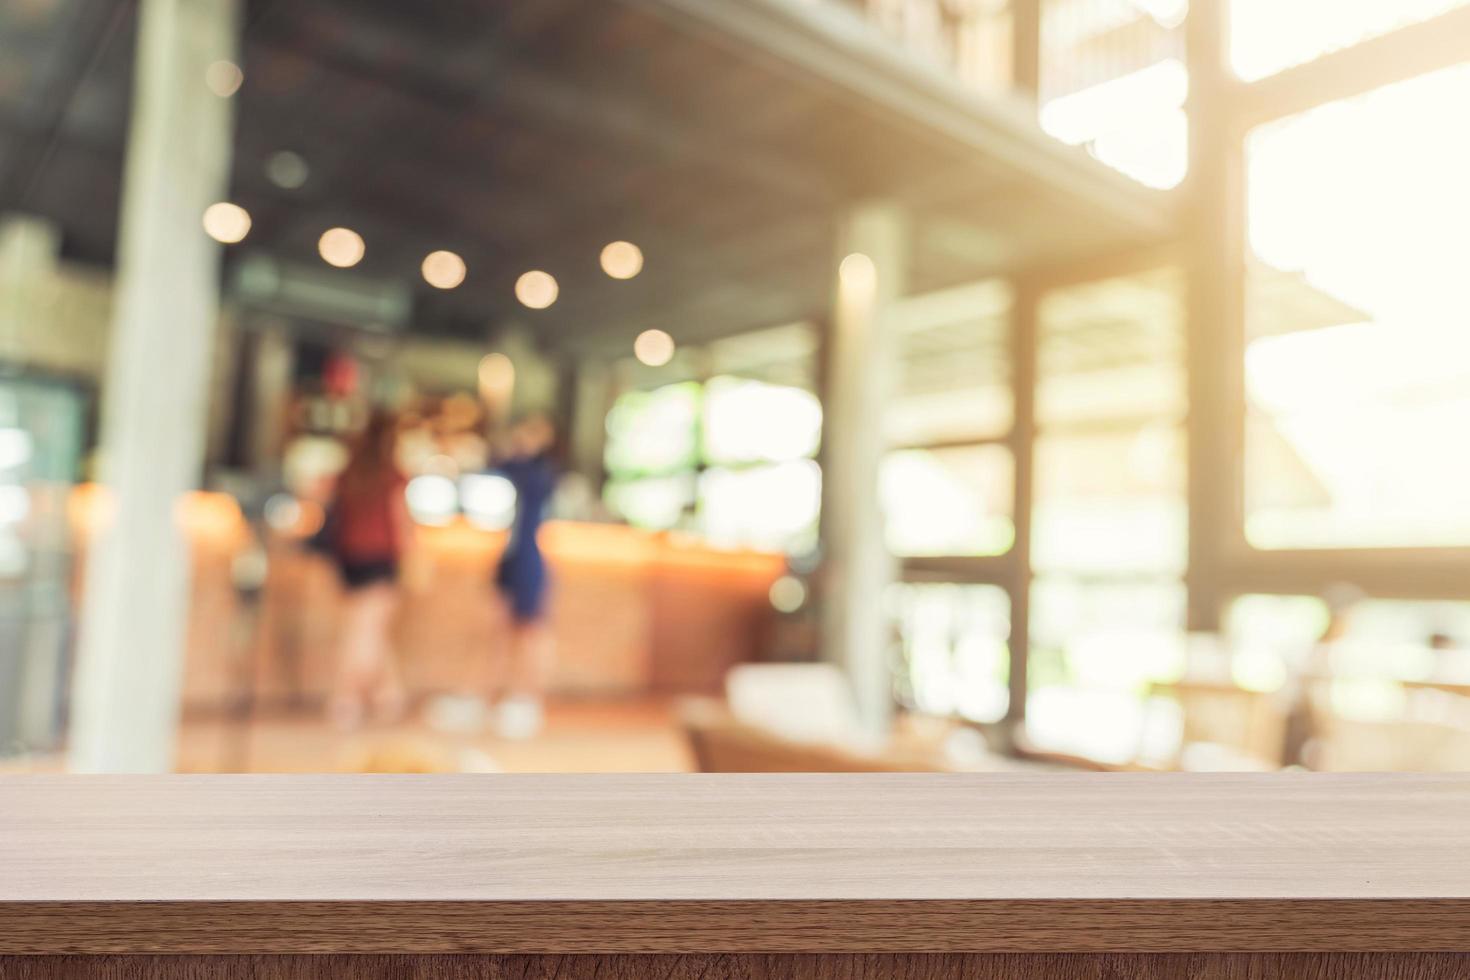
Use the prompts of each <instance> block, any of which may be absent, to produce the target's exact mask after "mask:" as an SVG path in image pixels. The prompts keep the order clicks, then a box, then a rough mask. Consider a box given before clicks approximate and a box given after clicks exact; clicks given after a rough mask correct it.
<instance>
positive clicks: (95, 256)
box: [0, 0, 1138, 350]
mask: <svg viewBox="0 0 1470 980" xmlns="http://www.w3.org/2000/svg"><path fill="white" fill-rule="evenodd" d="M709 2H710V3H712V4H713V3H719V2H723V0H709ZM756 6H761V5H760V4H757V5H756ZM767 6H769V4H767ZM659 7H660V5H659V4H658V3H645V2H641V0H535V2H519V3H512V2H506V0H435V2H433V3H418V2H413V3H410V2H404V0H251V2H249V3H248V4H247V5H246V7H245V22H244V43H243V68H244V72H245V84H244V86H243V87H242V88H241V90H240V92H239V93H238V95H237V96H236V97H235V98H236V102H237V106H236V108H237V118H236V132H237V137H236V140H237V141H236V149H235V162H234V173H233V178H232V186H231V190H230V196H231V198H232V199H233V200H235V201H237V202H238V203H240V204H242V205H243V206H244V207H245V208H246V209H247V210H249V211H250V213H251V215H252V216H253V218H254V227H253V228H252V231H251V233H250V236H249V238H248V239H247V241H246V242H245V243H244V244H242V245H241V246H237V247H235V248H232V249H231V252H230V255H231V259H233V258H234V255H235V253H236V252H240V253H241V254H243V253H244V251H245V250H246V249H247V247H248V248H249V249H254V250H264V251H268V252H271V253H273V254H275V255H277V256H279V257H281V258H283V259H286V260H289V261H297V262H301V263H303V264H311V265H313V266H314V267H316V268H325V267H324V266H322V264H321V262H320V259H318V258H317V256H316V240H317V238H318V236H319V235H320V234H321V232H322V231H323V230H325V229H326V228H328V227H331V226H333V225H346V226H349V227H351V228H354V229H355V230H357V231H358V232H359V233H361V234H362V236H363V237H364V239H365V240H366V242H367V255H366V258H365V259H364V261H363V263H362V264H361V265H360V266H359V267H358V268H357V269H355V270H354V272H356V273H360V274H363V275H367V276H372V277H379V278H382V279H392V280H400V281H402V282H404V283H407V284H410V285H411V287H412V288H413V290H414V304H415V312H414V318H413V323H414V327H415V328H416V329H420V330H426V331H431V332H437V333H445V334H452V335H459V336H465V337H481V336H484V335H485V334H486V333H487V331H489V330H491V329H493V328H494V327H495V326H496V325H497V324H503V323H505V322H508V321H511V320H516V321H520V322H523V323H526V324H528V325H530V326H531V327H532V328H533V330H534V331H535V332H536V334H537V335H538V336H539V337H540V338H541V339H542V341H543V342H544V343H546V344H548V345H550V346H560V347H577V348H581V349H584V350H597V349H599V348H601V347H604V346H607V345H614V344H615V345H616V346H617V347H618V348H619V349H623V348H624V345H625V344H626V341H627V338H630V337H631V336H632V335H633V334H635V333H636V332H637V331H638V330H640V329H643V328H645V327H649V326H658V327H662V328H664V329H667V330H669V331H670V332H671V333H673V334H674V335H675V336H676V337H679V338H682V339H699V338H702V337H710V336H716V335H719V334H723V333H729V332H731V331H733V330H738V329H742V328H746V327H754V326H762V325H767V324H772V323H779V322H783V321H788V320H792V319H797V318H800V317H804V316H809V315H813V314H816V313H819V312H820V310H821V309H822V308H823V306H824V304H825V302H826V298H827V285H828V282H827V280H828V275H829V269H830V264H831V259H832V249H833V247H834V243H833V236H832V228H833V227H834V221H835V216H836V215H837V214H839V213H840V209H841V207H842V206H843V205H844V204H845V203H846V202H851V201H855V200H859V199H862V198H865V197H870V196H887V197H899V198H902V199H904V200H907V201H909V202H910V203H911V204H913V206H914V207H915V209H916V213H917V214H918V215H919V217H920V219H921V222H920V232H919V234H918V236H917V237H916V243H917V246H918V247H917V251H916V253H915V263H914V264H915V268H916V273H917V275H916V280H917V281H916V284H915V285H916V286H917V287H919V288H926V287H930V286H939V285H945V284H949V283H953V282H957V281H962V280H964V279H966V278H973V277H975V276H976V275H979V274H986V273H991V272H996V271H1004V270H1005V269H1008V268H1015V267H1017V266H1021V265H1025V264H1028V263H1033V262H1035V261H1038V260H1039V259H1040V258H1047V259H1055V258H1057V257H1062V258H1065V257H1066V256H1068V255H1077V256H1083V255H1088V254H1094V253H1097V252H1099V251H1105V250H1106V249H1108V248H1110V247H1113V246H1114V245H1115V244H1116V242H1117V241H1118V240H1119V239H1120V238H1124V237H1127V236H1130V235H1131V236H1135V237H1137V236H1138V232H1137V229H1136V228H1127V227H1119V226H1110V225H1108V224H1107V222H1105V221H1099V220H1094V219H1093V217H1092V216H1091V215H1089V214H1087V213H1085V211H1079V210H1078V208H1077V205H1076V203H1075V201H1073V200H1071V199H1068V198H1066V197H1065V196H1058V195H1054V194H1050V193H1048V191H1047V188H1046V187H1045V186H1042V185H1041V184H1039V183H1038V180H1039V178H1035V177H1033V176H1031V175H1028V174H1027V172H1026V170H1025V168H1024V167H1018V166H1017V165H1016V164H1015V161H1014V160H1012V161H1007V162H1005V163H999V162H995V161H988V160H986V159H984V158H983V156H981V155H977V154H976V153H975V152H973V148H971V147H966V146H962V145H958V144H957V143H956V142H955V141H954V140H953V139H952V138H948V137H946V136H944V135H942V134H938V133H933V134H930V133H926V132H924V131H923V130H922V128H920V127H916V126H914V125H912V124H908V123H905V122H901V121H897V120H895V119H893V118H891V117H885V116H883V115H882V114H881V113H879V112H877V111H876V110H875V109H873V108H872V107H871V106H870V105H868V104H867V103H866V102H865V101H864V100H863V99H862V98H861V97H855V96H854V94H853V93H851V92H843V91H841V90H840V88H839V87H834V86H832V85H826V84H819V83H817V82H815V81H813V80H812V79H810V78H806V77H803V76H802V75H801V74H800V73H799V72H793V71H791V70H788V68H787V67H786V66H783V65H782V64H781V63H780V61H779V59H773V58H772V57H769V56H768V55H767V53H766V52H761V51H758V50H753V49H751V48H750V47H749V46H748V45H746V46H742V44H740V43H728V39H721V38H720V37H718V36H716V35H713V34H711V33H710V32H707V31H694V30H690V29H689V28H688V25H687V24H685V23H684V22H682V21H681V20H680V19H679V18H677V17H666V16H661V15H660V10H659ZM135 16H136V4H134V3H131V2H121V0H9V2H7V3H4V4H0V211H28V212H34V213H39V214H42V215H45V216H48V217H51V218H53V219H55V220H57V221H58V222H59V223H60V225H61V227H62V230H63V241H64V246H63V248H64V251H65V253H66V254H67V255H69V256H70V257H72V258H73V259H76V260H79V261H84V262H94V263H102V264H110V263H111V261H112V251H113V242H114V239H115V233H116V215H117V209H118V184H119V178H120V172H121V166H122V154H123V144H124V138H125V134H126V130H127V116H128V100H129V86H130V79H131V63H132V49H133V32H134V21H135ZM281 150H290V151H292V152H294V153H297V154H299V155H300V156H301V157H302V158H303V159H304V160H305V161H306V162H307V164H308V166H309V177H308V179H307V181H306V183H305V184H304V185H303V186H301V187H300V188H299V189H295V190H283V189H281V188H279V187H277V186H275V185H274V184H273V183H272V182H271V181H270V180H269V179H267V176H266V161H267V160H268V159H269V158H270V156H271V155H272V154H274V153H277V152H278V151H281ZM1084 162H1089V161H1084ZM620 238H621V239H628V240H630V241H633V242H636V243H637V244H639V245H640V246H641V247H642V249H643V250H644V253H645V255H646V265H645V271H644V273H643V274H642V275H640V276H639V277H637V278H636V279H633V280H631V281H628V282H618V281H614V280H611V279H609V278H607V277H606V276H604V275H603V274H602V273H601V271H600V270H599V268H598V254H599V251H600V249H601V247H602V246H603V244H605V243H606V242H608V241H611V240H613V239H620ZM440 248H447V249H452V250H454V251H456V252H459V253H460V254H461V255H463V256H464V258H465V260H466V262H467V263H468V266H469V277H468V279H467V281H466V282H465V284H464V285H463V286H461V287H460V288H458V289H455V290H453V291H449V292H441V291H438V290H434V289H432V288H430V287H428V286H427V285H425V284H424V283H423V281H422V280H421V279H420V278H419V276H418V266H419V263H420V261H421V260H422V258H423V256H424V255H425V254H426V253H427V252H429V251H431V250H434V249H440ZM531 268H541V269H546V270H548V271H550V272H552V273H553V274H554V275H556V276H557V278H558V280H559V281H560V283H561V296H560V299H559V300H558V302H557V303H556V304H555V305H554V306H552V307H551V308H550V309H547V310H544V311H528V310H525V309H523V308H521V307H520V306H519V305H518V304H517V303H516V301H515V298H514V292H513V284H514V282H515V279H516V277H517V276H518V275H519V274H520V273H521V272H523V271H525V270H527V269H531Z"/></svg>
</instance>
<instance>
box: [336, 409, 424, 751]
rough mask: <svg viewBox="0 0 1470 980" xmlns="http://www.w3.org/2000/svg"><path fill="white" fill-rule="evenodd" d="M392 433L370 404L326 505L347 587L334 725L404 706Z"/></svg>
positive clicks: (398, 486)
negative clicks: (393, 646) (395, 630)
mask: <svg viewBox="0 0 1470 980" xmlns="http://www.w3.org/2000/svg"><path fill="white" fill-rule="evenodd" d="M396 437H397V429H396V426H395V424H394V420H393V418H392V416H390V415H388V414H387V413H384V412H378V411H375V412H374V413H373V414H372V416H371V417H370V418H369V419H368V424H367V427H366V428H365V429H364V430H363V432H362V433H361V435H359V436H358V438H357V441H356V443H355V444H354V445H353V447H352V450H351V454H350V455H349V457H348V460H347V466H346V467H345V468H344V469H343V470H342V474H341V476H339V477H338V479H337V487H336V493H335V495H334V497H333V500H332V505H331V509H330V517H329V521H330V527H329V528H328V529H327V530H328V533H327V539H328V540H327V545H328V547H329V549H330V551H331V555H332V558H333V560H334V561H335V562H336V565H337V569H338V571H339V572H340V574H341V577H342V585H343V588H344V589H345V591H346V594H345V597H344V599H343V608H342V623H341V630H340V636H341V640H340V645H339V648H338V654H337V678H336V683H335V686H334V689H333V691H332V695H331V700H330V702H329V704H328V712H329V716H330V717H331V719H332V721H333V722H334V723H335V724H336V725H337V726H338V727H340V728H355V727H357V726H358V725H360V724H361V723H362V722H363V720H364V718H365V717H366V716H367V714H368V712H369V710H373V711H375V712H377V714H378V715H379V716H380V717H384V718H389V719H391V718H394V717H396V716H398V715H399V714H401V713H402V710H403V704H404V692H403V682H402V680H401V678H400V677H399V673H398V666H397V664H395V663H394V662H393V657H392V653H391V651H390V650H389V645H388V630H389V626H390V625H391V622H392V619H393V613H394V612H395V611H396V609H397V608H398V599H399V589H398V561H399V558H400V556H401V555H402V554H403V549H404V546H405V545H406V544H407V543H408V539H409V537H410V535H411V534H412V528H413V523H412V519H411V518H410V517H409V515H408V504H407V502H406V501H405V499H404V495H403V491H404V487H405V485H406V481H405V480H404V478H403V475H402V473H400V472H399V470H398V466H397V463H396V462H395V461H394V449H395V447H396Z"/></svg>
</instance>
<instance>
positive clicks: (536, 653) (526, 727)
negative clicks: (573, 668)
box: [495, 596, 555, 739]
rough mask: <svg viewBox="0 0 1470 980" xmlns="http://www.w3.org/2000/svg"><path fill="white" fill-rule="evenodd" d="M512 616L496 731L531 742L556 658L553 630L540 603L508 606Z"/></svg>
mask: <svg viewBox="0 0 1470 980" xmlns="http://www.w3.org/2000/svg"><path fill="white" fill-rule="evenodd" d="M507 606H509V609H508V612H509V614H510V623H511V629H510V641H511V642H510V650H509V654H510V656H509V658H508V661H507V663H506V665H505V696H504V697H503V698H502V699H501V701H500V703H499V704H498V705H497V706H496V709H495V727H496V730H497V732H498V733H499V735H500V736H501V737H502V738H515V739H524V738H531V737H533V736H534V735H536V734H537V733H538V732H540V731H541V723H542V715H543V707H542V699H543V697H544V696H545V693H546V687H547V684H548V683H549V682H550V680H551V669H552V666H553V662H554V657H555V648H554V646H553V641H552V636H551V630H550V628H549V627H548V626H547V624H546V621H545V619H544V618H543V617H542V616H541V610H540V608H539V602H538V603H534V604H533V603H528V602H527V601H526V597H525V596H521V597H519V599H517V598H512V600H511V601H510V602H508V603H507Z"/></svg>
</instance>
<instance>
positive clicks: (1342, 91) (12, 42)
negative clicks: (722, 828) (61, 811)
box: [0, 0, 1470, 772]
mask: <svg viewBox="0 0 1470 980" xmlns="http://www.w3.org/2000/svg"><path fill="white" fill-rule="evenodd" d="M1467 105H1470V4H1466V3H1465V2H1463V0H597V2H594V0H582V2H574V0H535V2H523V3H514V4H512V3H500V2H492V0H441V2H437V3H433V4H409V3H401V2H397V0H350V2H349V0H138V2H122V0H0V769H4V770H13V771H27V770H44V771H51V770H73V771H85V772H97V771H167V770H182V771H191V772H199V771H331V770H355V769H366V770H382V771H454V770H475V771H494V770H538V771H554V770H562V771H599V770H601V771H611V770H635V771H652V770H691V769H703V770H707V771H763V770H798V771H800V770H849V771H864V770H872V771H880V770H888V769H935V770H950V769H960V770H987V769H1016V768H1021V769H1026V768H1031V769H1052V768H1085V769H1164V770H1168V769H1196V770H1201V769H1203V770H1208V769H1237V770H1269V769H1278V768H1283V767H1305V768H1310V769H1321V770H1394V769H1409V770H1445V769H1465V768H1470V454H1467V453H1466V451H1465V449H1464V442H1465V438H1466V433H1467V432H1470V291H1467V286H1466V283H1467V270H1470V185H1467V182H1466V174H1470V128H1467V127H1466V125H1465V107H1466V106H1467ZM364 474H366V476H364ZM364 487H366V488H367V490H363V489H362V488H364ZM364 501H366V502H364Z"/></svg>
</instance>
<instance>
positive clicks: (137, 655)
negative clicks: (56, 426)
mask: <svg viewBox="0 0 1470 980" xmlns="http://www.w3.org/2000/svg"><path fill="white" fill-rule="evenodd" d="M138 18H139V20H138V40H137V55H136V58H137V71H136V74H135V83H134V91H133V115H132V129H131V132H130V134H129V139H128V153H127V163H126V171H125V174H124V180H123V203H122V214H121V217H120V220H119V230H118V267H117V278H116V284H115V297H116V299H115V308H114V311H113V324H112V332H113V333H112V347H111V352H110V354H109V357H108V365H107V372H106V376H105V379H104V401H103V411H102V440H101V445H102V453H103V459H102V462H103V470H102V476H103V480H104V482H105V483H106V484H107V486H108V488H109V492H110V497H111V505H110V511H111V513H110V518H109V520H107V522H106V527H105V529H103V530H101V531H99V533H98V535H97V537H96V539H95V540H94V541H93V543H92V546H91V550H90V554H89V557H88V563H87V578H86V590H85V593H84V596H83V608H82V622H81V637H80V641H79V651H80V652H79V660H78V664H77V672H76V680H75V686H74V689H73V697H72V725H71V746H70V753H71V756H70V766H71V768H72V769H73V770H75V771H78V772H163V771H167V770H169V769H171V768H172V766H173V756H174V735H175V728H176V727H177V720H178V710H179V688H180V676H181V673H182V668H183V653H184V651H183V643H184V629H185V619H186V616H187V613H188V595H189V556H188V550H187V546H186V543H185V541H184V540H183V539H182V536H181V534H180V532H179V527H178V524H177V523H176V520H175V511H176V508H177V507H178V505H179V501H180V498H181V497H182V496H183V495H184V494H185V493H186V492H188V491H189V490H191V489H193V488H195V487H196V486H197V485H198V482H199V477H200V469H201V464H202V460H203V455H204V442H205V433H206V428H207V424H208V407H209V398H208V394H209V392H208V387H209V377H210V358H209V351H210V344H211V342H212V339H213V335H214V332H215V328H216V322H217V319H218V316H219V295H218V292H219V289H218V269H219V260H220V249H219V246H217V245H216V244H215V243H214V242H213V241H211V240H210V239H209V238H208V237H207V236H206V235H205V234H204V231H203V229H202V227H201V224H200V222H201V216H202V215H203V213H204V209H205V208H206V207H208V206H209V204H211V203H212V202H214V201H217V200H220V199H221V198H222V197H223V196H224V193H225V188H226V181H227V177H228V165H229V156H230V147H231V125H232V117H231V107H230V103H229V100H228V99H223V98H220V97H219V96H216V95H215V94H213V93H212V92H211V91H210V90H209V88H207V87H206V85H205V70H206V68H207V67H208V66H209V65H210V64H211V63H212V62H215V61H218V60H231V61H233V60H235V45H236V37H237V30H238V27H237V8H236V3H235V0H143V2H142V3H141V4H140V5H139V13H138Z"/></svg>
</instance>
